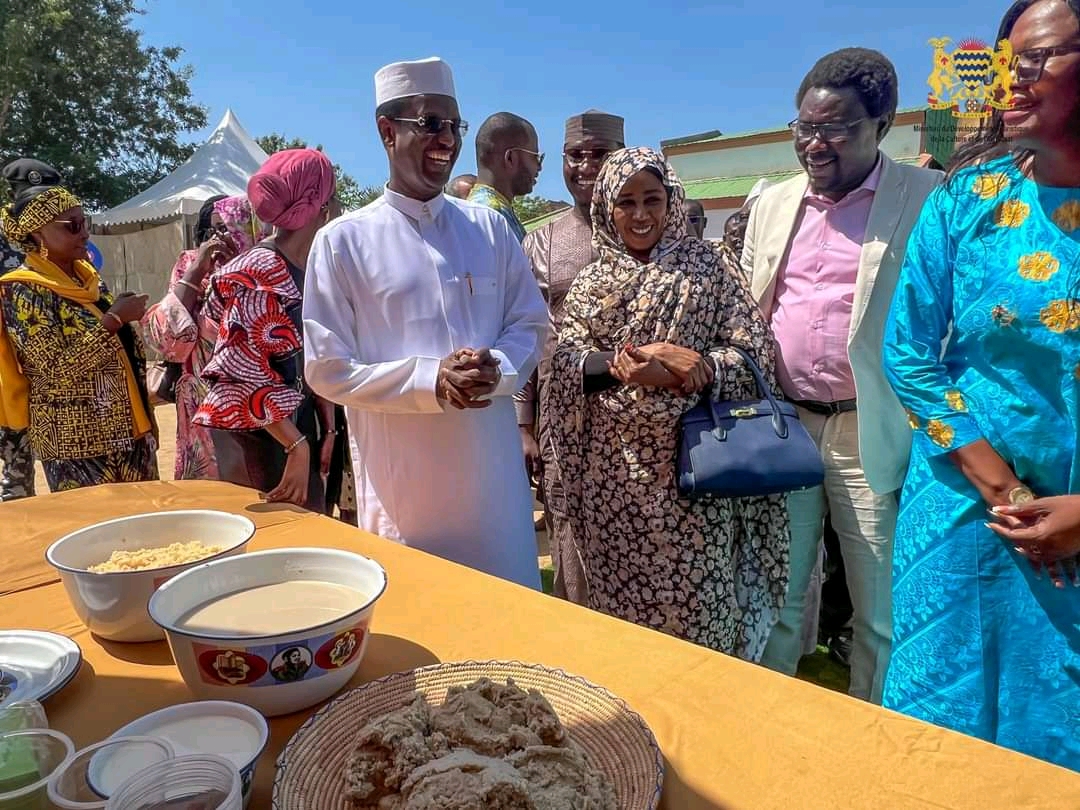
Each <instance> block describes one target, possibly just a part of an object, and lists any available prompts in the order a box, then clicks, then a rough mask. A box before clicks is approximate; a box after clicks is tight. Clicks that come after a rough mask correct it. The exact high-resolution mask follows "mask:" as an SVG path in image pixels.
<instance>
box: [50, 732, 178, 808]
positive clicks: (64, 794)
mask: <svg viewBox="0 0 1080 810" xmlns="http://www.w3.org/2000/svg"><path fill="white" fill-rule="evenodd" d="M175 756H176V751H174V750H173V747H172V744H171V743H170V742H169V741H168V740H163V739H161V738H160V737H117V738H116V739H112V740H105V741H104V742H99V743H97V744H95V745H91V746H89V747H87V748H83V749H82V750H81V751H76V752H75V754H74V755H73V756H71V757H69V758H68V760H67V762H65V763H64V765H63V766H62V767H61V768H60V769H58V770H57V771H56V773H54V774H53V778H52V779H50V780H49V799H50V800H51V801H52V803H53V804H54V805H55V806H56V807H58V808H60V810H102V808H104V807H105V802H106V801H107V800H108V798H109V796H110V795H111V794H113V793H115V792H116V791H117V790H119V789H120V787H121V786H123V785H124V783H125V782H128V781H129V780H130V779H132V777H134V776H137V775H138V774H140V773H142V772H143V771H145V770H146V769H147V768H150V767H152V766H154V765H159V764H161V763H162V762H167V761H169V760H171V759H173V758H174V757H175Z"/></svg>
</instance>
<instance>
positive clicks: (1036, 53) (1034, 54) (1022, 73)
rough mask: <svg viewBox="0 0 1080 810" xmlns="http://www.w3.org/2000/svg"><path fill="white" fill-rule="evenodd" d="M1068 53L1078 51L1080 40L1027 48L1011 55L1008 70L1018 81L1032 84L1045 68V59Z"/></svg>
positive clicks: (1079, 50)
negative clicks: (1047, 46)
mask: <svg viewBox="0 0 1080 810" xmlns="http://www.w3.org/2000/svg"><path fill="white" fill-rule="evenodd" d="M1069 53H1080V42H1077V43H1073V44H1072V45H1053V46H1051V47H1049V48H1028V49H1027V50H1026V51H1020V52H1018V53H1016V54H1014V55H1013V58H1012V62H1010V63H1009V70H1011V71H1012V74H1013V76H1015V77H1016V80H1017V81H1018V82H1024V83H1025V84H1034V83H1035V82H1037V81H1038V80H1039V79H1041V78H1042V75H1043V71H1044V70H1046V60H1048V59H1051V58H1053V57H1055V56H1065V55H1066V54H1069Z"/></svg>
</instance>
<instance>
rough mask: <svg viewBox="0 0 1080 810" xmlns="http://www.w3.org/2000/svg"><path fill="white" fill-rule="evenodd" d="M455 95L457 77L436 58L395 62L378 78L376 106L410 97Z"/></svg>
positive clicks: (380, 72)
mask: <svg viewBox="0 0 1080 810" xmlns="http://www.w3.org/2000/svg"><path fill="white" fill-rule="evenodd" d="M428 95H432V96H450V97H451V98H456V96H455V95H454V74H453V73H451V72H450V65H448V64H446V62H444V61H443V60H442V59H440V58H439V57H437V56H431V57H429V58H427V59H419V60H417V61H415V62H394V63H393V64H390V65H387V66H386V67H383V68H379V71H378V72H377V73H376V74H375V106H376V107H379V106H381V105H383V104H385V103H386V102H387V101H393V100H394V99H398V98H408V97H409V96H428Z"/></svg>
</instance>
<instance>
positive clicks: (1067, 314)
mask: <svg viewBox="0 0 1080 810" xmlns="http://www.w3.org/2000/svg"><path fill="white" fill-rule="evenodd" d="M1039 320H1040V321H1042V325H1043V326H1045V327H1046V328H1047V329H1049V330H1050V331H1051V332H1057V333H1058V334H1059V335H1060V334H1062V333H1064V332H1071V331H1072V330H1074V329H1077V328H1080V303H1077V302H1076V301H1066V300H1064V299H1061V298H1059V299H1057V300H1056V301H1051V302H1050V303H1049V304H1047V305H1046V306H1045V307H1043V308H1042V310H1041V311H1040V312H1039Z"/></svg>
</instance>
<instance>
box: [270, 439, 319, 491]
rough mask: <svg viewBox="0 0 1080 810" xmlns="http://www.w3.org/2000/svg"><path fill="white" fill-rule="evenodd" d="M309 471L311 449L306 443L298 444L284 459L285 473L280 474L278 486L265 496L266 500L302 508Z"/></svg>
mask: <svg viewBox="0 0 1080 810" xmlns="http://www.w3.org/2000/svg"><path fill="white" fill-rule="evenodd" d="M310 470H311V448H310V447H308V443H307V442H300V444H298V445H297V446H296V447H294V448H293V451H292V452H291V453H289V455H287V456H286V457H285V472H283V473H282V474H281V481H280V482H279V483H278V485H277V486H276V487H274V488H273V489H272V490H271V491H270V492H268V493H267V494H266V500H268V501H269V502H271V503H294V504H296V505H297V506H303V505H304V504H305V503H306V502H307V496H308V476H309V475H310Z"/></svg>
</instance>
